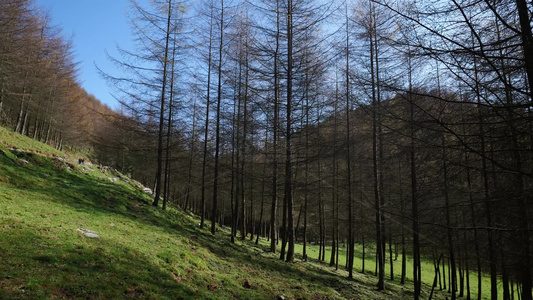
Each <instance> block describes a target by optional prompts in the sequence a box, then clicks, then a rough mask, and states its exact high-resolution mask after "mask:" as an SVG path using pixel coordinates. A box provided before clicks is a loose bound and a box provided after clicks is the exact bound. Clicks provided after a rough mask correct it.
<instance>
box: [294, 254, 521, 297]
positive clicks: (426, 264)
mask: <svg viewBox="0 0 533 300" xmlns="http://www.w3.org/2000/svg"><path fill="white" fill-rule="evenodd" d="M387 250H388V248H387ZM375 251H376V250H375V247H374V245H370V246H368V245H367V249H366V251H365V252H366V258H365V272H364V274H366V275H367V276H371V277H373V278H375V277H374V272H375V265H376V260H375ZM295 252H296V253H297V254H298V255H300V256H301V255H302V254H303V245H302V244H296V247H295ZM306 252H307V256H308V259H309V260H311V261H319V246H318V245H315V244H307V251H306ZM362 252H363V249H362V246H361V245H359V244H356V245H355V258H354V272H358V273H361V272H362V266H363V261H362ZM388 254H389V253H388V252H387V261H386V266H385V273H386V275H385V278H386V285H392V287H393V286H395V285H397V284H398V281H399V280H400V276H401V264H402V262H401V253H399V254H398V258H397V259H396V260H393V272H394V281H391V280H390V261H389V257H388ZM330 255H331V246H330V245H329V246H328V247H326V253H325V258H326V260H325V262H326V263H327V264H328V265H329V261H330ZM441 266H442V262H441ZM345 267H346V249H345V248H342V247H341V248H340V249H339V268H340V269H343V270H344V269H345ZM472 268H473V266H470V274H469V275H470V294H471V298H472V299H477V290H478V288H477V287H478V282H477V271H476V270H472ZM421 269H422V281H423V283H424V284H425V287H423V288H424V289H426V290H427V291H428V292H429V291H430V290H431V285H432V284H433V280H434V277H435V272H434V266H433V261H432V260H428V259H422V266H421ZM446 272H448V270H446ZM500 279H501V278H500ZM406 280H407V282H409V284H408V285H407V286H409V287H410V286H411V285H412V280H413V261H412V259H411V257H409V256H407V262H406ZM457 280H458V281H459V278H457ZM465 281H466V279H465ZM458 284H459V283H458ZM501 285H502V282H501V281H499V286H498V291H499V297H500V298H503V287H502V286H501ZM481 286H482V289H481V291H482V293H481V299H487V300H488V299H490V298H491V295H490V276H489V275H488V274H485V273H483V274H482V281H481ZM446 287H449V282H448V273H446ZM389 288H390V287H389ZM516 288H517V287H516V286H515V287H514V289H515V293H516ZM438 289H439V287H438V286H437V288H436V290H438ZM441 293H445V292H444V291H441ZM466 294H467V292H466V282H465V291H464V297H465V298H466Z"/></svg>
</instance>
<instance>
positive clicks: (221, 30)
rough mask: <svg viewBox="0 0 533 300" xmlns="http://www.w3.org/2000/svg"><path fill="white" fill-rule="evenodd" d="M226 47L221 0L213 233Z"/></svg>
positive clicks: (213, 216) (216, 209) (216, 204)
mask: <svg viewBox="0 0 533 300" xmlns="http://www.w3.org/2000/svg"><path fill="white" fill-rule="evenodd" d="M223 47H224V0H220V45H219V48H218V70H217V71H218V87H217V120H216V136H215V166H214V167H215V174H214V176H215V178H214V179H213V207H212V213H211V233H212V234H215V232H216V221H217V213H218V172H219V165H218V164H219V156H220V119H221V117H220V108H221V106H222V50H223Z"/></svg>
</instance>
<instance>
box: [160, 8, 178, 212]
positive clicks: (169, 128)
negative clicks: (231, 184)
mask: <svg viewBox="0 0 533 300" xmlns="http://www.w3.org/2000/svg"><path fill="white" fill-rule="evenodd" d="M169 13H170V12H169ZM176 40H177V37H176V32H175V31H174V38H173V39H172V61H171V62H170V64H171V68H170V83H169V85H170V95H169V102H168V121H167V123H168V124H167V145H166V149H165V150H166V154H165V186H164V189H163V210H165V209H166V208H167V204H168V200H169V196H170V173H171V172H170V162H171V159H170V156H171V151H170V147H171V145H172V111H173V108H174V107H173V106H174V83H175V75H176V74H175V63H176Z"/></svg>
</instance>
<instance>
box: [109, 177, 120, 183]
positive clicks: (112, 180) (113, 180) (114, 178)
mask: <svg viewBox="0 0 533 300" xmlns="http://www.w3.org/2000/svg"><path fill="white" fill-rule="evenodd" d="M107 179H109V181H111V182H112V183H115V182H117V180H118V179H117V178H116V177H113V178H111V177H107Z"/></svg>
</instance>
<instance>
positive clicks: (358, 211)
mask: <svg viewBox="0 0 533 300" xmlns="http://www.w3.org/2000/svg"><path fill="white" fill-rule="evenodd" d="M131 8H132V9H131V12H130V13H131V19H132V20H133V21H132V22H133V23H132V29H133V34H134V37H135V39H136V41H137V42H138V48H137V49H121V52H120V53H121V55H120V57H118V58H111V59H112V60H113V62H114V63H116V65H117V69H121V70H122V72H120V73H117V74H113V72H109V73H105V70H103V72H104V76H106V78H108V79H109V80H110V82H112V83H114V84H115V87H116V98H117V99H119V101H120V104H121V111H120V113H117V114H116V115H115V116H114V117H113V118H109V119H107V122H105V123H104V122H102V123H101V124H99V126H98V128H99V130H98V131H95V134H94V135H93V138H92V139H91V142H92V146H93V151H94V155H95V157H96V158H98V159H99V160H100V161H101V162H102V163H105V164H108V165H112V166H114V167H116V168H117V169H119V170H122V171H123V172H126V173H130V174H131V175H132V176H134V177H135V178H137V179H139V180H140V181H141V182H142V183H143V184H145V185H147V186H150V187H154V191H155V195H154V205H157V206H159V205H161V204H160V203H159V201H160V199H162V200H163V203H162V205H163V208H165V207H166V206H167V205H179V206H180V207H181V208H182V209H184V210H191V211H193V212H194V213H196V214H198V215H199V216H200V217H201V224H200V226H205V223H206V222H208V221H211V231H212V232H213V234H216V226H215V224H219V225H221V226H228V227H230V228H231V232H232V234H231V239H232V240H234V239H235V238H237V237H238V238H242V239H245V238H250V239H255V240H256V241H258V240H259V239H260V238H267V239H269V241H270V243H271V251H273V252H276V251H278V249H280V248H277V246H281V253H280V258H281V259H285V260H287V261H292V260H293V259H294V243H295V242H296V241H299V242H302V243H303V244H304V248H303V249H304V252H303V253H302V255H303V257H304V259H306V258H307V253H306V251H307V244H308V243H309V242H315V243H318V244H320V245H321V247H320V255H319V257H320V259H321V260H324V261H328V262H329V263H330V264H331V266H332V267H333V266H335V267H337V268H338V267H339V265H342V266H346V268H347V270H348V272H349V277H353V272H355V271H369V270H371V271H374V272H375V274H376V276H377V281H378V285H377V286H378V288H379V289H384V288H386V286H385V278H386V277H388V278H390V279H391V280H398V281H400V282H401V283H402V284H403V283H405V282H406V278H408V279H409V280H412V281H413V282H414V285H413V290H414V298H415V299H418V298H419V297H420V290H421V288H422V286H421V261H422V259H424V260H433V261H434V271H435V285H434V288H439V289H448V290H449V292H450V296H451V298H452V299H456V298H457V297H461V296H464V297H468V298H474V296H473V294H477V297H478V299H479V298H480V297H481V288H490V290H491V298H492V299H498V298H503V299H511V298H512V299H531V283H532V278H531V258H532V255H531V252H530V248H531V245H530V244H531V241H530V239H531V232H530V226H531V225H530V224H529V223H530V222H529V220H531V213H532V211H531V210H532V207H531V196H532V194H531V191H532V175H533V173H532V171H533V170H532V168H533V161H532V160H533V152H532V150H533V124H532V120H533V119H532V116H533V113H532V111H531V96H532V93H531V90H532V87H533V61H532V60H533V59H532V58H533V53H532V49H533V48H532V47H533V46H532V44H531V43H532V40H533V39H532V34H531V27H530V21H529V20H530V18H531V11H532V10H533V7H532V6H531V3H527V2H526V1H523V0H517V1H516V2H508V1H470V0H461V1H436V0H435V1H432V0H426V1H396V2H394V3H390V2H379V1H363V0H361V1H343V2H328V3H326V4H324V3H323V2H321V1H316V2H313V1H298V0H292V1H291V0H285V1H282V0H278V1H260V0H257V1H231V2H227V1H223V0H222V1H214V0H212V1H211V0H205V1H199V2H194V3H193V2H186V1H176V0H160V1H153V2H152V3H151V4H150V5H147V6H144V5H141V4H139V3H137V2H135V1H132V5H131ZM15 65H16V66H18V67H21V66H23V65H24V64H20V65H19V64H15ZM2 70H3V69H2ZM21 74H23V75H24V73H21ZM28 74H30V73H28ZM17 82H18V83H19V84H21V83H22V82H23V81H22V82H21V81H17ZM33 86H34V85H31V87H33ZM22 87H23V86H22ZM6 95H7V94H6ZM6 97H7V96H6ZM13 97H14V96H12V98H11V99H13V100H12V101H13V102H12V103H14V104H16V105H15V106H14V107H15V108H13V109H12V112H11V115H12V117H11V120H12V121H11V122H12V126H13V127H14V128H15V127H16V126H15V125H16V123H17V122H16V121H18V118H17V113H20V112H19V110H18V108H20V107H22V105H21V104H20V102H21V99H22V97H21V96H19V98H13ZM24 99H25V98H24ZM32 99H33V97H32ZM5 103H8V102H7V101H5ZM45 103H46V102H45ZM11 105H12V106H13V104H11ZM3 111H6V110H5V109H4V110H3ZM31 111H32V110H28V112H31ZM23 114H24V112H23ZM31 116H32V115H31V114H30V116H29V117H31ZM34 121H35V120H34ZM71 122H72V121H71ZM28 124H30V125H31V124H33V123H32V122H29V123H28ZM45 124H46V123H45ZM39 126H40V125H39ZM31 128H33V127H31ZM39 128H40V127H39ZM30 131H31V130H29V131H28V132H30ZM356 243H357V244H360V245H361V246H362V247H363V249H365V251H364V252H363V253H364V254H363V256H364V260H365V259H367V258H372V259H375V261H376V265H373V266H368V265H364V266H363V269H364V270H355V269H354V265H353V258H354V256H355V252H354V245H355V244H356ZM341 245H344V246H345V247H346V248H347V260H346V261H343V262H341V261H339V256H338V255H337V253H338V249H339V247H341ZM326 249H327V250H328V251H330V250H333V251H330V253H331V256H330V257H325V254H326ZM407 257H410V259H409V260H407ZM397 259H399V260H401V271H400V274H401V276H400V278H393V274H394V272H393V269H392V268H393V263H392V262H393V261H394V260H397ZM408 263H410V264H412V265H413V268H412V269H413V270H414V271H413V273H412V274H407V273H406V270H407V268H406V265H407V264H408ZM472 273H474V274H477V284H476V285H477V290H475V289H474V288H473V286H474V284H473V283H472V282H471V281H470V276H469V274H472ZM483 273H488V274H490V277H491V279H490V287H487V286H484V285H483V284H482V274H483ZM431 293H433V290H432V291H431Z"/></svg>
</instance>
